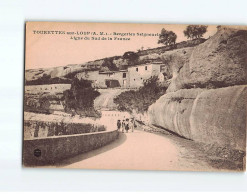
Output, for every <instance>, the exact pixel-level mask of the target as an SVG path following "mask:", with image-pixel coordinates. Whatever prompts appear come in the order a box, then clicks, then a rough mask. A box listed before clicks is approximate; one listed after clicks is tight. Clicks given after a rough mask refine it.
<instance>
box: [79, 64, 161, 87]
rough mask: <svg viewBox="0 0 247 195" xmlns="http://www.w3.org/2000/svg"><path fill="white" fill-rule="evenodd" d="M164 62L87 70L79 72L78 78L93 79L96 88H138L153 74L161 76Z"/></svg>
mask: <svg viewBox="0 0 247 195" xmlns="http://www.w3.org/2000/svg"><path fill="white" fill-rule="evenodd" d="M163 66H164V64H161V63H152V64H141V65H136V66H131V67H128V68H127V69H126V70H120V71H104V72H100V71H85V72H81V73H78V74H77V75H76V77H77V78H78V79H86V80H91V81H92V82H93V84H92V85H93V87H95V88H115V87H120V88H138V87H141V86H143V81H144V80H146V79H149V78H150V77H151V76H159V75H160V73H161V72H162V67H163Z"/></svg>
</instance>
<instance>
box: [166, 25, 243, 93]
mask: <svg viewBox="0 0 247 195" xmlns="http://www.w3.org/2000/svg"><path fill="white" fill-rule="evenodd" d="M246 75H247V31H246V30H238V29H230V28H222V29H220V30H219V31H218V32H217V33H216V34H215V35H214V36H212V37H211V38H210V39H208V40H207V41H206V42H204V43H202V44H200V45H198V46H196V47H194V49H193V51H192V53H191V55H190V57H189V59H188V60H187V61H186V62H185V63H184V64H183V65H182V67H181V68H180V70H179V72H177V73H176V74H173V78H172V82H171V85H170V86H169V88H168V92H172V91H177V90H179V89H184V88H194V87H199V88H219V87H227V86H234V85H242V84H247V76H246Z"/></svg>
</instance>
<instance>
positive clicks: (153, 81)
mask: <svg viewBox="0 0 247 195" xmlns="http://www.w3.org/2000/svg"><path fill="white" fill-rule="evenodd" d="M165 91H166V87H164V86H161V85H160V84H159V82H158V77H157V76H154V77H151V78H149V79H147V80H145V81H144V86H143V87H141V88H139V89H138V90H137V91H134V90H131V91H126V92H123V93H121V94H120V95H118V96H117V97H116V98H114V100H113V101H114V103H115V104H117V107H118V110H120V111H127V112H130V113H131V112H132V111H133V110H136V111H137V112H139V113H144V112H146V111H147V110H148V107H149V106H150V105H152V104H153V103H154V102H155V101H156V100H157V99H159V98H160V96H162V95H163V94H164V93H165Z"/></svg>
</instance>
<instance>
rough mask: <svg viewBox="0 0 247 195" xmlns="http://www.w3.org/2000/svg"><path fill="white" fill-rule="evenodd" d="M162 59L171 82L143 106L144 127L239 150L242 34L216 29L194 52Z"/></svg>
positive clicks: (246, 79)
mask: <svg viewBox="0 0 247 195" xmlns="http://www.w3.org/2000/svg"><path fill="white" fill-rule="evenodd" d="M176 55H177V57H175V56H176ZM163 60H167V61H168V64H169V63H170V65H169V71H168V73H169V74H172V75H171V84H170V85H169V87H168V90H167V92H166V94H165V95H163V96H162V97H161V98H160V99H159V100H157V101H156V103H155V104H153V105H152V106H151V107H149V110H148V116H149V121H150V123H151V124H154V125H158V126H161V127H163V128H166V129H168V130H170V131H173V132H175V133H177V134H179V135H181V136H184V137H186V138H189V139H192V140H195V141H199V142H204V143H211V144H217V145H220V146H228V147H230V148H233V149H238V150H244V151H245V147H246V102H247V101H246V100H247V99H246V97H247V85H246V84H247V31H245V30H237V29H229V28H221V29H220V30H219V31H218V32H217V33H216V34H215V35H214V36H213V37H211V38H210V39H208V40H207V41H206V42H204V43H202V44H200V45H198V46H196V47H194V48H186V49H180V50H174V51H170V53H169V52H166V53H165V54H163Z"/></svg>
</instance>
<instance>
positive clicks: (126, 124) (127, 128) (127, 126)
mask: <svg viewBox="0 0 247 195" xmlns="http://www.w3.org/2000/svg"><path fill="white" fill-rule="evenodd" d="M125 130H126V133H128V131H129V119H128V118H127V119H126V123H125Z"/></svg>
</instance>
